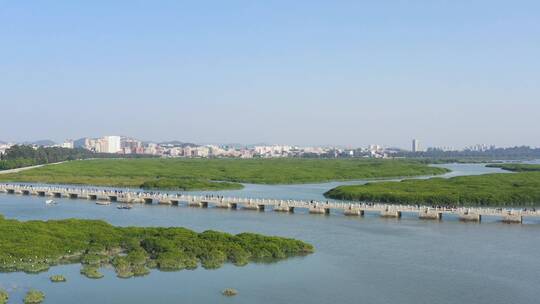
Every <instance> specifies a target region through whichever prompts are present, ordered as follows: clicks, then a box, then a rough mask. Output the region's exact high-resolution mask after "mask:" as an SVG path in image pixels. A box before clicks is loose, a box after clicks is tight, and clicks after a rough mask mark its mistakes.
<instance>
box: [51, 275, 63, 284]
mask: <svg viewBox="0 0 540 304" xmlns="http://www.w3.org/2000/svg"><path fill="white" fill-rule="evenodd" d="M49 280H51V282H53V283H64V282H67V280H66V277H64V276H63V275H59V274H57V275H52V276H50V277H49Z"/></svg>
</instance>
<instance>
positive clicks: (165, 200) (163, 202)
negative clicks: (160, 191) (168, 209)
mask: <svg viewBox="0 0 540 304" xmlns="http://www.w3.org/2000/svg"><path fill="white" fill-rule="evenodd" d="M158 204H159V205H172V202H171V200H170V199H168V198H160V199H158Z"/></svg>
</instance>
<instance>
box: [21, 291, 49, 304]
mask: <svg viewBox="0 0 540 304" xmlns="http://www.w3.org/2000/svg"><path fill="white" fill-rule="evenodd" d="M43 300H45V294H44V293H43V292H41V291H39V290H34V289H31V290H30V291H28V292H27V293H26V296H25V297H24V300H23V302H24V304H39V303H41V302H43Z"/></svg>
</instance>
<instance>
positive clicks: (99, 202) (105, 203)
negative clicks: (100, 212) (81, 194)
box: [96, 201, 111, 205]
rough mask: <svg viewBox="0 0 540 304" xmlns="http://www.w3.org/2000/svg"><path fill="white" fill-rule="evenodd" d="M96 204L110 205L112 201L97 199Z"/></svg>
mask: <svg viewBox="0 0 540 304" xmlns="http://www.w3.org/2000/svg"><path fill="white" fill-rule="evenodd" d="M96 204H98V205H110V204H111V202H109V201H97V202H96Z"/></svg>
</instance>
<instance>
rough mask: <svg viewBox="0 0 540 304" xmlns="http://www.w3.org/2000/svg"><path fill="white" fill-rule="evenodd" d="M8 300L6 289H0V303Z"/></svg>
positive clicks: (4, 303) (3, 303) (2, 303)
mask: <svg viewBox="0 0 540 304" xmlns="http://www.w3.org/2000/svg"><path fill="white" fill-rule="evenodd" d="M8 300H9V294H8V293H7V291H5V290H3V289H0V304H6V303H7V301H8Z"/></svg>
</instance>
